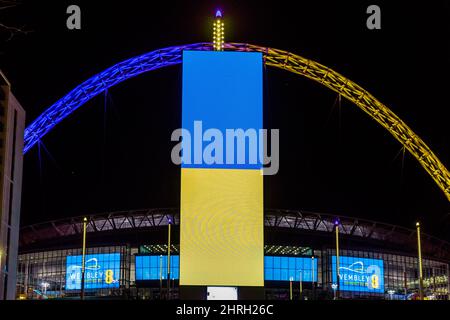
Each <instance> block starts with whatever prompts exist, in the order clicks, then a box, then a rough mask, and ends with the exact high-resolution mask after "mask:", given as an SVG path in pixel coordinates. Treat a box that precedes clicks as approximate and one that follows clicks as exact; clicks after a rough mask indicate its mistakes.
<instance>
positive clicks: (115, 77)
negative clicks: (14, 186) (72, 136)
mask: <svg viewBox="0 0 450 320" xmlns="http://www.w3.org/2000/svg"><path fill="white" fill-rule="evenodd" d="M184 50H206V51H210V50H212V45H211V44H210V43H194V44H188V45H184V46H176V47H168V48H163V49H159V50H155V51H152V52H148V53H146V54H143V55H140V56H137V57H134V58H131V59H128V60H125V61H122V62H119V63H118V64H116V65H114V66H112V67H110V68H108V69H106V70H105V71H103V72H101V73H99V74H97V75H95V76H93V77H91V78H90V79H88V80H86V81H85V82H83V83H82V84H80V85H79V86H77V87H76V88H75V89H73V90H72V91H70V92H69V93H68V94H66V95H65V96H64V97H62V98H61V99H59V100H58V101H57V102H55V103H54V104H53V105H52V106H50V107H49V108H48V109H46V110H45V111H44V112H43V113H42V114H41V115H40V116H39V117H38V118H36V119H35V120H34V121H33V122H32V123H31V124H30V125H29V126H28V127H27V128H26V129H25V133H24V148H23V153H24V154H25V153H27V151H28V150H30V149H31V148H32V147H33V146H34V145H35V144H36V143H38V141H39V140H40V139H42V137H43V136H45V135H46V134H47V133H48V132H49V131H50V130H51V129H52V128H53V127H54V126H56V125H57V124H58V123H59V122H61V121H62V120H64V119H65V118H66V117H67V116H69V115H70V114H71V113H72V112H74V111H75V110H76V109H78V108H79V107H81V106H82V105H83V104H85V103H86V102H88V101H89V100H90V99H92V98H94V97H96V96H97V95H99V94H101V93H102V92H104V91H105V90H107V89H108V88H110V87H112V86H115V85H116V84H118V83H120V82H122V81H125V80H127V79H130V78H132V77H135V76H137V75H140V74H141V73H144V72H148V71H152V70H156V69H159V68H163V67H168V66H172V65H176V64H179V63H181V60H182V59H181V57H182V52H183V51H184Z"/></svg>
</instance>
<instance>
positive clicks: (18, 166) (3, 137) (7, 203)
mask: <svg viewBox="0 0 450 320" xmlns="http://www.w3.org/2000/svg"><path fill="white" fill-rule="evenodd" d="M24 130H25V111H24V110H23V108H22V106H21V105H20V103H19V102H18V101H17V99H16V98H15V97H14V95H13V94H12V92H11V85H10V83H9V82H8V80H7V79H6V77H5V76H4V75H3V73H1V71H0V201H1V203H0V300H7V299H8V300H10V299H15V297H16V270H17V251H18V241H19V223H20V202H21V194H22V166H23V135H24Z"/></svg>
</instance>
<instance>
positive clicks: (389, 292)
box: [388, 290, 395, 300]
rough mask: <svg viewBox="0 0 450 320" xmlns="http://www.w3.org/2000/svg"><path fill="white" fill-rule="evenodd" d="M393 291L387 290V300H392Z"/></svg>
mask: <svg viewBox="0 0 450 320" xmlns="http://www.w3.org/2000/svg"><path fill="white" fill-rule="evenodd" d="M394 293H395V291H394V290H388V294H389V298H390V299H391V300H392V296H393V295H394Z"/></svg>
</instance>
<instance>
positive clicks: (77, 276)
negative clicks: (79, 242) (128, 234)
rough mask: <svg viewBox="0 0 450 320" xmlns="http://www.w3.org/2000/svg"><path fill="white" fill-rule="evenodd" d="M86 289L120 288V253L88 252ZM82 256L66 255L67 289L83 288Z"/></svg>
mask: <svg viewBox="0 0 450 320" xmlns="http://www.w3.org/2000/svg"><path fill="white" fill-rule="evenodd" d="M85 259H86V260H85V274H84V288H85V289H102V288H118V287H119V279H120V253H104V254H87V255H86V256H85ZM82 264H83V262H82V256H81V255H79V256H67V257H66V290H80V289H81V277H82V274H81V270H82V267H81V266H82Z"/></svg>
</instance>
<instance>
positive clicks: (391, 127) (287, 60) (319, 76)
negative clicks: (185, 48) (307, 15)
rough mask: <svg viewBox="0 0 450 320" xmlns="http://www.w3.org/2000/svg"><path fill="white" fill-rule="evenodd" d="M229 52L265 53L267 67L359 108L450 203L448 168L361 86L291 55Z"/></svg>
mask: <svg viewBox="0 0 450 320" xmlns="http://www.w3.org/2000/svg"><path fill="white" fill-rule="evenodd" d="M225 48H226V49H228V50H237V51H259V52H262V53H264V57H265V63H266V65H267V66H272V67H276V68H279V69H283V70H287V71H290V72H293V73H296V74H299V75H302V76H304V77H306V78H308V79H311V80H314V81H316V82H319V83H321V84H322V85H324V86H326V87H327V88H329V89H331V90H333V91H334V92H337V93H338V94H340V95H341V96H343V97H345V98H346V99H347V100H349V101H351V102H353V103H354V104H356V105H357V106H358V107H359V108H360V109H361V110H363V111H364V112H365V113H367V114H368V115H369V116H370V117H371V118H372V119H374V120H375V121H377V122H378V123H379V124H381V125H382V126H383V127H384V128H385V129H386V130H388V131H389V132H390V133H391V134H392V135H393V136H394V138H395V139H397V140H398V141H399V142H400V143H401V144H402V145H403V146H404V147H405V148H406V149H407V150H408V151H409V152H410V153H411V154H412V155H413V156H414V157H415V158H416V159H417V160H418V161H419V163H420V164H421V165H422V167H423V168H424V169H425V170H426V171H427V172H428V174H429V175H430V176H431V177H432V178H433V180H434V181H435V182H436V184H437V185H438V186H439V188H441V190H442V191H444V193H445V196H446V197H447V199H448V200H449V201H450V173H449V172H448V170H447V168H445V166H444V165H443V164H442V162H441V161H440V160H439V159H438V157H437V156H436V155H435V154H434V153H433V151H431V149H430V148H429V147H428V146H427V145H426V144H425V142H423V140H422V139H421V138H420V137H419V136H418V135H417V134H415V133H414V131H412V130H411V128H409V127H408V125H407V124H406V123H405V122H403V121H402V119H400V118H399V117H398V116H397V115H396V114H395V113H394V112H392V111H391V110H390V109H389V108H388V107H387V106H385V105H384V104H382V103H381V102H380V101H378V100H377V99H376V98H375V97H374V96H373V95H371V94H370V93H369V92H367V91H366V90H364V89H363V88H362V87H361V86H359V85H358V84H356V83H354V82H353V81H351V80H350V79H347V78H346V77H344V76H343V75H341V74H339V73H337V72H336V71H334V70H332V69H330V68H328V67H326V66H324V65H321V64H320V63H317V62H315V61H312V60H309V59H305V58H303V57H301V56H298V55H296V54H292V53H290V52H287V51H283V50H278V49H272V48H264V47H260V46H255V45H250V44H245V45H243V44H238V43H236V44H235V43H229V44H225Z"/></svg>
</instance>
